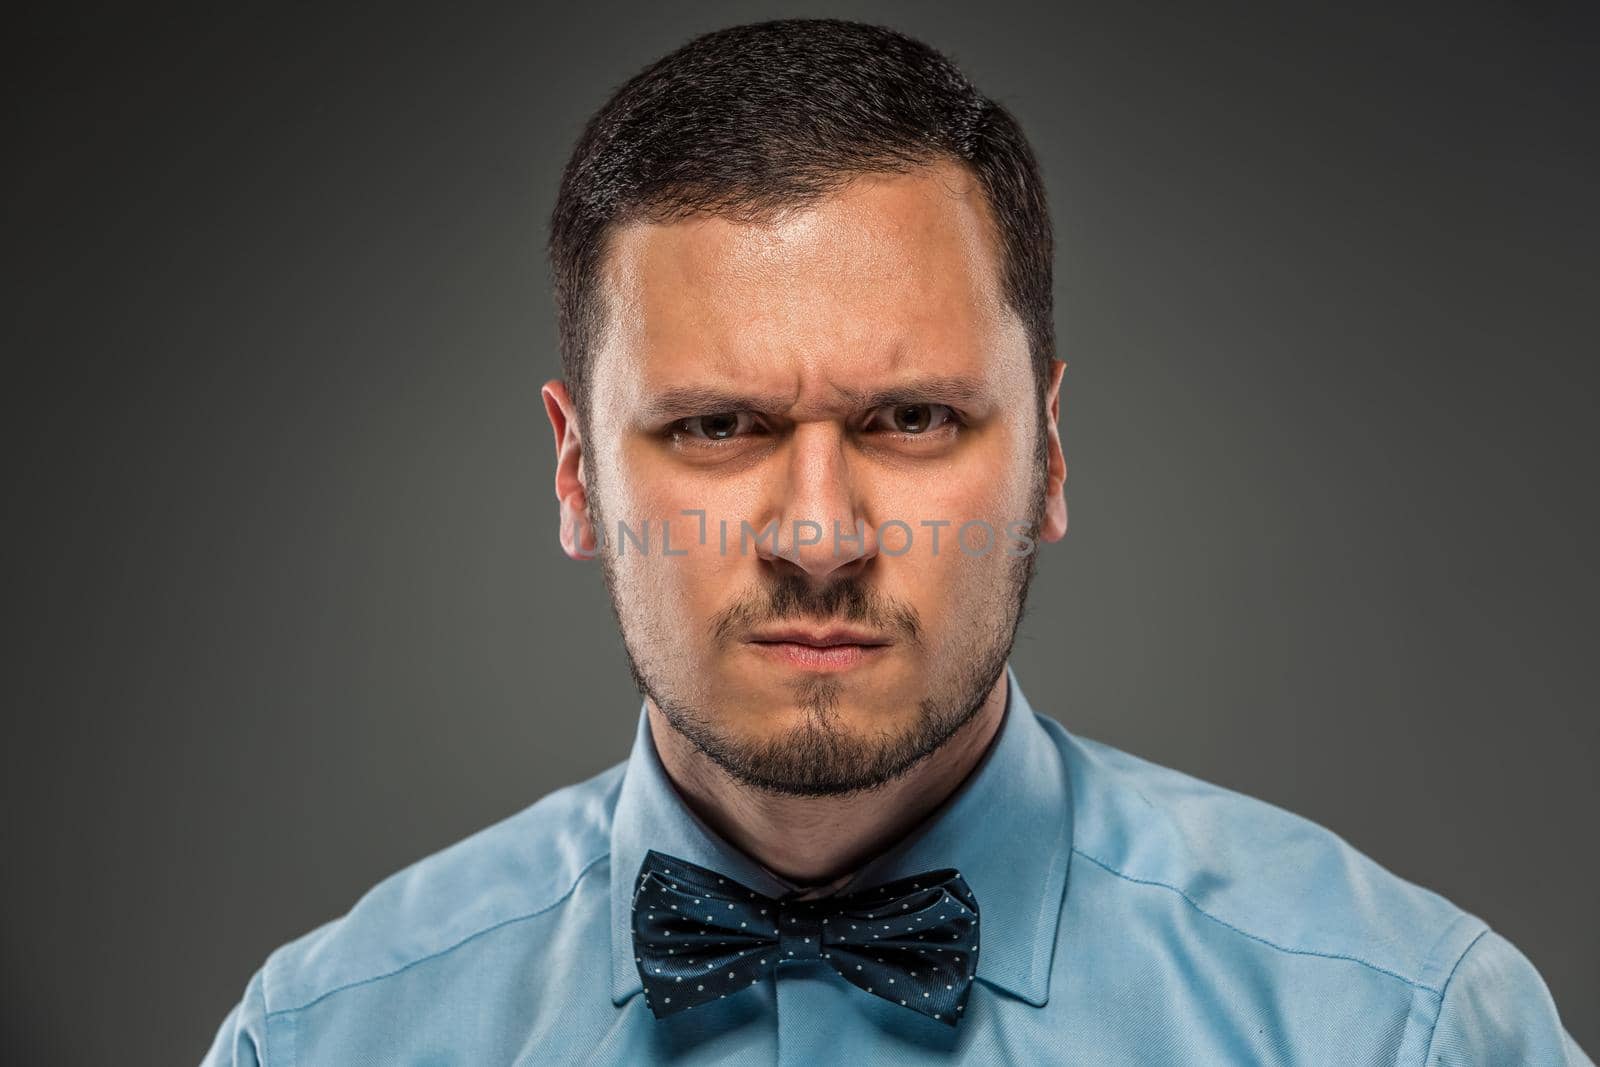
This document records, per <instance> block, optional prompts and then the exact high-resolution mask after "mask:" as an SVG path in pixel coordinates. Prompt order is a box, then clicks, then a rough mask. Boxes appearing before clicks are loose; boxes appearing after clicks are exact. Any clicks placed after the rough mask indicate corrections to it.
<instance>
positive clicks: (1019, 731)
mask: <svg viewBox="0 0 1600 1067" xmlns="http://www.w3.org/2000/svg"><path fill="white" fill-rule="evenodd" d="M1007 679H1008V683H1007V684H1008V696H1007V705H1006V713H1005V717H1004V719H1003V721H1002V725H1001V728H1000V730H999V732H998V733H997V735H996V739H995V741H994V743H993V744H992V745H991V746H990V748H989V749H988V751H987V752H986V753H985V754H984V756H983V758H982V760H981V761H980V763H979V764H978V766H977V767H976V768H975V770H974V771H973V773H972V774H971V775H970V776H969V777H968V778H967V780H966V781H965V782H964V783H963V784H962V786H961V787H960V788H959V789H958V790H957V791H956V793H955V794H954V795H953V796H952V797H951V798H950V799H949V800H947V801H946V802H945V803H944V804H943V805H942V806H941V807H940V808H939V809H938V810H937V811H935V812H934V813H933V814H932V815H930V816H929V817H928V819H927V820H925V821H924V822H923V823H922V824H921V825H920V826H919V827H918V828H917V830H916V831H914V832H913V833H912V834H911V835H910V836H909V837H908V838H907V839H906V840H904V841H903V842H901V844H900V845H898V846H896V847H895V848H894V849H892V850H890V851H889V852H887V853H885V854H883V855H881V856H880V857H878V858H877V859H876V860H874V861H873V862H872V863H871V864H870V865H868V866H867V867H866V868H864V869H863V870H861V871H860V872H858V874H857V875H856V876H855V878H854V879H852V881H851V883H850V885H849V886H848V887H847V888H851V889H855V888H865V887H868V886H872V885H876V884H878V883H880V882H884V881H888V880H891V879H894V878H898V877H902V876H905V875H910V874H919V873H922V872H923V871H927V870H932V869H936V868H941V867H955V868H957V869H958V870H959V871H960V872H961V874H962V875H963V876H964V877H965V878H966V880H967V882H968V884H969V885H970V886H971V888H972V890H973V892H974V893H975V894H976V896H977V900H978V908H979V922H980V928H981V932H982V939H983V951H982V953H981V955H980V957H979V961H978V969H977V978H976V981H974V983H973V986H972V991H971V995H970V999H969V1001H968V1004H967V1008H966V1014H965V1016H964V1018H963V1020H962V1022H961V1024H960V1025H959V1026H957V1027H955V1028H954V1029H952V1028H951V1027H948V1026H946V1025H944V1024H943V1023H940V1022H935V1021H934V1020H932V1019H930V1018H927V1017H926V1016H923V1015H919V1014H917V1013H915V1012H913V1011H910V1010H908V1009H906V1008H902V1007H900V1006H898V1005H897V1004H894V1003H892V1002H890V1001H888V1000H885V999H883V998H881V997H876V996H869V995H867V994H866V993H864V992H863V991H862V990H860V989H857V988H855V987H854V986H852V985H850V984H849V983H847V982H846V981H845V980H844V979H843V978H842V977H840V976H839V975H838V974H837V973H836V972H834V971H833V970H832V969H831V967H830V966H829V965H828V964H826V963H824V962H823V961H820V960H813V961H805V962H799V961H795V962H784V963H780V964H779V965H778V967H777V969H776V971H775V972H774V973H773V975H772V976H771V977H769V978H767V979H766V980H765V981H763V982H761V983H759V984H757V985H754V986H750V987H747V988H744V989H741V990H739V991H737V992H735V993H733V994H730V995H729V996H727V997H725V998H723V999H719V1000H716V1001H713V1002H711V1003H709V1004H705V1005H702V1006H699V1007H696V1008H693V1009H691V1010H689V1011H685V1012H681V1013H679V1014H676V1015H672V1016H669V1017H667V1018H665V1019H661V1020H658V1019H656V1018H655V1017H654V1016H653V1015H652V1014H651V1012H650V1011H649V1009H648V1008H647V1007H646V1006H645V1003H644V997H643V995H642V988H641V985H640V982H639V974H638V971H637V970H636V969H635V968H636V964H635V961H634V953H633V949H632V941H631V928H630V924H629V905H630V900H631V892H632V888H633V883H634V880H635V878H636V876H637V873H638V870H639V864H640V861H641V860H642V859H643V857H644V854H645V851H646V850H647V849H651V848H654V849H656V850H657V851H660V852H664V853H667V854H669V855H672V856H677V857H680V858H683V859H687V860H689V861H690V862H693V863H698V864H700V865H702V866H705V867H711V868H714V869H716V870H718V871H723V872H726V873H727V874H728V875H730V876H731V877H733V878H734V879H737V880H738V881H741V882H744V883H745V884H746V885H748V886H749V887H751V888H752V889H756V890H759V891H761V892H763V893H766V894H768V895H771V896H779V895H781V894H782V893H784V892H785V891H787V890H788V889H789V888H790V887H789V886H788V885H786V884H785V883H783V882H781V881H779V880H777V879H775V878H774V877H773V876H772V875H771V874H769V873H768V872H767V871H765V870H764V869H763V868H762V867H760V866H759V865H758V864H756V863H755V862H753V861H752V860H751V859H750V858H748V857H747V856H745V855H743V854H742V853H740V852H739V851H738V850H736V849H735V848H734V847H733V846H731V845H729V844H728V843H727V842H726V841H724V840H722V839H721V838H719V837H718V836H717V835H716V834H715V833H713V832H712V831H711V830H710V829H709V828H708V827H706V826H705V825H704V824H703V823H702V822H700V820H699V819H698V818H697V817H696V816H695V815H694V814H693V813H692V812H691V811H690V810H689V809H688V807H687V806H686V805H685V804H684V803H683V801H682V799H681V798H680V796H679V795H678V793H677V792H676V790H675V788H674V787H673V786H672V784H671V782H670V781H669V780H668V778H667V777H666V774H665V772H664V771H663V769H662V766H661V762H660V759H659V757H658V756H657V753H656V750H655V746H654V743H653V741H652V739H651V734H650V727H649V720H648V718H647V717H646V715H645V713H644V709H643V707H641V708H640V712H639V725H638V732H637V734H636V736H635V740H634V745H633V751H632V754H631V755H630V757H629V758H628V760H627V761H626V762H624V763H620V764H617V765H616V766H614V767H612V768H610V769H609V770H606V771H604V772H602V773H600V774H598V775H596V776H595V777H593V778H590V779H589V780H587V781H584V782H580V783H578V784H576V785H572V786H568V787H566V788H564V789H560V790H557V791H556V792H554V793H551V794H550V795H548V796H546V797H544V798H543V799H541V800H539V801H538V802H537V803H535V804H533V805H532V806H530V807H529V808H527V809H525V810H524V811H522V812H521V813H519V814H517V815H514V816H512V817H511V818H509V819H506V820H505V821H503V822H500V823H498V824H496V825H494V826H491V827H489V828H487V829H485V830H482V831H480V832H478V833H476V834H474V835H473V836H471V837H469V838H467V839H466V840H464V841H461V842H459V843H457V844H456V845H453V846H452V847H450V848H447V849H445V850H444V851H442V852H439V853H437V854H435V855H433V856H430V857H428V858H426V859H424V860H422V861H420V862H418V863H416V864H414V865H413V866H411V867H409V868H407V869H405V870H403V871H400V872H399V873H397V874H395V875H393V876H391V877H390V878H388V879H386V880H385V881H383V882H382V883H380V884H379V885H377V886H376V887H375V888H373V889H372V890H371V891H370V892H369V893H367V895H366V896H364V897H363V898H362V899H361V900H360V901H359V902H358V903H357V904H356V905H355V907H353V908H352V909H351V910H350V911H349V913H348V914H346V915H344V916H343V917H342V918H339V919H336V920H334V921H332V922H330V923H328V924H326V925H324V926H322V927H320V928H318V929H316V930H313V931H311V932H310V933H308V934H306V935H305V936H303V937H301V938H299V939H298V940H296V941H293V942H291V943H289V944H287V945H284V946H283V947H281V948H279V949H278V950H277V951H275V952H273V953H272V954H271V955H270V956H269V957H268V958H267V960H266V962H265V963H264V964H263V966H262V967H261V968H260V970H258V971H257V972H256V973H255V975H254V976H252V977H251V979H250V981H249V984H248V985H247V986H246V988H245V991H244V996H243V999H242V1000H241V1002H240V1003H239V1004H238V1005H237V1006H236V1007H235V1008H234V1009H233V1010H232V1011H231V1012H230V1013H229V1014H228V1016H227V1018H226V1019H224V1020H223V1023H222V1026H221V1028H220V1030H219V1031H218V1033H217V1037H216V1041H215V1043H214V1044H213V1045H212V1047H211V1050H210V1051H209V1052H208V1053H207V1055H206V1059H205V1063H206V1064H217V1065H220V1064H232V1065H236V1067H240V1065H245V1064H266V1065H268V1067H290V1065H291V1064H294V1065H311V1064H318V1065H322V1064H328V1065H337V1067H355V1065H361V1064H382V1065H385V1067H393V1065H423V1064H427V1065H430V1067H437V1065H444V1064H462V1065H472V1067H487V1065H494V1064H512V1063H517V1064H533V1063H559V1064H574V1063H605V1064H638V1063H656V1062H692V1063H697V1064H701V1063H704V1064H712V1063H726V1064H737V1065H739V1067H749V1065H753V1064H762V1063H770V1064H807V1065H810V1064H821V1063H859V1064H874V1065H881V1064H897V1063H908V1064H909V1063H918V1064H925V1063H930V1062H935V1063H937V1062H955V1061H961V1062H969V1063H981V1064H1001V1063H1016V1064H1043V1063H1073V1064H1095V1065H1109V1064H1168V1063H1170V1064H1186V1065H1187V1064H1287V1063H1294V1064H1326V1063H1337V1064H1339V1065H1341V1067H1356V1065H1361V1064H1385V1065H1393V1064H1401V1065H1411V1064H1417V1065H1421V1064H1429V1065H1433V1064H1474V1065H1484V1064H1492V1065H1500V1064H1538V1065H1575V1064H1590V1063H1591V1061H1590V1060H1589V1059H1588V1058H1587V1057H1586V1056H1585V1055H1584V1053H1583V1052H1582V1051H1581V1050H1579V1048H1578V1046H1577V1044H1576V1043H1575V1042H1574V1041H1573V1040H1572V1038H1571V1036H1570V1035H1568V1034H1567V1033H1566V1031H1565V1030H1564V1029H1563V1027H1562V1024H1561V1021H1560V1019H1559V1017H1558V1015H1557V1012H1556V1006H1555V1004H1554V1003H1553V1001H1552V999H1551V996H1550V992H1549V990H1548V989H1547V988H1546V986H1545V984H1544V982H1543V981H1542V980H1541V978H1540V977H1539V974H1538V972H1537V971H1536V970H1535V969H1534V967H1533V965H1532V964H1531V963H1529V961H1528V960H1527V958H1526V957H1525V956H1523V955H1522V953H1520V952H1519V951H1518V950H1517V949H1516V948H1515V947H1514V946H1512V945H1511V944H1510V943H1509V942H1508V941H1506V940H1505V939H1504V938H1502V937H1501V936H1500V935H1499V934H1497V933H1496V932H1495V931H1493V930H1491V929H1489V928H1488V926H1486V925H1485V924H1484V922H1483V921H1482V920H1481V919H1479V918H1477V917H1476V916H1474V915H1471V914H1468V913H1467V912H1464V911H1462V910H1461V909H1460V908H1458V907H1456V906H1454V905H1453V904H1451V903H1450V902H1449V901H1447V900H1445V899H1444V898H1442V897H1440V896H1438V895H1437V894H1435V893H1432V892H1429V891H1428V890H1426V889H1423V888H1421V887H1419V886H1416V885H1413V884H1412V883H1410V882H1407V881H1404V880H1402V879H1401V878H1399V877H1397V876H1395V875H1393V874H1391V873H1389V872H1388V871H1386V870H1384V869H1383V868H1381V867H1379V866H1378V865H1377V864H1376V863H1374V862H1373V861H1372V860H1370V859H1368V858H1367V857H1365V856H1364V855H1362V854H1361V853H1359V852H1357V851H1356V850H1355V849H1353V848H1352V847H1351V846H1350V845H1348V844H1347V843H1345V842H1344V841H1343V840H1341V839H1340V838H1339V837H1337V836H1335V835H1334V834H1333V833H1332V832H1330V831H1329V830H1326V829H1324V828H1322V827H1320V826H1318V825H1316V824H1314V823H1311V822H1308V821H1307V820H1305V819H1302V818H1300V817H1298V816H1296V815H1292V814H1290V813H1288V812H1286V811H1283V810H1282V809H1280V808H1276V807H1273V806H1271V805H1269V804H1266V803H1264V802H1262V801H1259V800H1254V799H1251V798H1249V797H1246V796H1242V795H1240V794H1238V793H1234V792H1230V791H1228V790H1226V789H1223V788H1221V787H1219V786H1215V785H1211V784H1208V783H1206V782H1202V781H1199V780H1197V779H1195V778H1191V777H1189V776H1187V775H1185V774H1181V773H1179V772H1177V771H1175V770H1171V769H1168V768H1165V767H1161V766H1158V765H1156V764H1153V763H1150V762H1147V761H1145V760H1142V759H1139V758H1138V757H1135V756H1132V755H1129V754H1127V753H1125V752H1121V751H1118V750H1117V749H1114V748H1111V747H1109V746H1107V745H1104V744H1100V743H1099V742H1096V741H1092V740H1089V739H1087V738H1083V737H1079V736H1077V735H1075V734H1072V733H1069V732H1068V731H1067V730H1066V729H1065V728H1063V727H1062V726H1061V725H1060V724H1058V723H1057V722H1055V720H1053V719H1050V718H1047V717H1045V716H1042V715H1038V714H1036V713H1035V712H1034V710H1033V708H1032V707H1031V706H1030V705H1029V703H1028V700H1027V698H1026V697H1024V696H1023V693H1022V689H1021V688H1020V686H1019V685H1018V683H1017V678H1016V674H1015V672H1014V671H1013V670H1012V669H1011V668H1010V667H1009V666H1008V667H1007ZM1591 1067H1592V1065H1591Z"/></svg>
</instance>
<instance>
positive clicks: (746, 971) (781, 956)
mask: <svg viewBox="0 0 1600 1067" xmlns="http://www.w3.org/2000/svg"><path fill="white" fill-rule="evenodd" d="M633 951H634V959H635V961H636V962H637V963H638V965H639V976H640V977H641V978H643V979H644V989H645V1003H646V1004H648V1005H649V1006H650V1010H651V1011H652V1012H653V1013H654V1014H655V1016H656V1018H658V1019H660V1018H664V1017H665V1016H668V1015H671V1014H672V1013H673V1012H678V1011H683V1010H684V1009H686V1008H693V1007H695V1006H697V1005H700V1004H704V1003H706V1002H707V1001H710V1000H716V999H718V998H720V997H725V996H727V995H729V994H730V993H734V992H737V991H738V990H740V989H743V988H744V987H746V986H751V985H755V984H756V983H757V982H760V981H761V980H762V979H763V978H764V977H765V976H766V975H768V974H770V973H772V971H773V969H774V968H776V967H777V966H778V964H779V963H780V962H784V961H789V962H796V961H800V960H815V959H820V960H824V961H826V962H827V963H828V964H830V965H831V966H832V967H833V969H834V970H836V971H838V972H839V974H841V975H842V976H843V977H844V978H845V980H846V981H848V982H850V983H851V984H853V985H856V986H859V987H860V988H862V989H864V990H866V991H867V992H868V993H871V994H873V995H874V996H879V997H883V998H884V999H885V1000H889V1001H892V1002H894V1003H896V1004H900V1005H903V1006H904V1007H907V1008H911V1009H913V1010H915V1011H919V1012H921V1013H922V1014H924V1015H927V1016H930V1017H931V1018H934V1019H937V1020H939V1021H940V1022H942V1023H945V1024H947V1025H949V1026H954V1025H956V1023H957V1022H959V1021H960V1019H961V1012H962V1011H963V1010H965V1008H966V1003H967V991H968V989H969V988H970V987H971V985H972V976H973V975H974V974H975V973H976V972H977V967H978V900H977V898H976V897H974V896H973V895H972V890H971V889H969V888H968V887H967V883H966V881H965V880H964V879H963V878H962V877H961V875H960V874H959V873H957V872H956V871H955V870H953V869H949V868H946V869H944V870H938V871H929V872H927V873H926V874H920V875H913V876H912V877H910V878H901V879H899V880H897V881H893V882H888V883H885V884H884V885H880V886H877V887H875V888H872V889H865V890H861V891H859V892H854V893H847V894H841V895H837V896H832V897H823V898H820V899H816V900H793V899H790V898H789V897H783V898H774V897H769V896H765V895H763V894H761V893H757V892H756V891H755V890H753V889H751V888H750V887H749V886H746V885H741V884H740V883H738V882H736V881H734V880H733V879H732V878H727V877H725V876H723V875H720V874H718V873H717V872H716V871H711V870H707V869H706V868H704V867H699V866H696V865H695V864H693V863H690V862H688V861H687V860H681V859H678V858H677V857H675V856H666V855H663V854H661V853H660V852H656V851H655V850H653V849H652V850H651V851H649V852H647V853H646V854H645V857H644V862H643V863H642V864H640V865H639V884H638V886H637V888H635V890H634V893H633Z"/></svg>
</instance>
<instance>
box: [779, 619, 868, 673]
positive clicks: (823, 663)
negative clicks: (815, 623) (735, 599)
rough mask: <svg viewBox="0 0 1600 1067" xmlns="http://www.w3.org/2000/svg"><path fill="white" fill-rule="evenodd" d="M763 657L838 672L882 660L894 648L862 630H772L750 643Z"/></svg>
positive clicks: (808, 667)
mask: <svg viewBox="0 0 1600 1067" xmlns="http://www.w3.org/2000/svg"><path fill="white" fill-rule="evenodd" d="M748 644H749V645H750V647H751V648H753V649H755V650H756V651H757V652H758V653H760V654H761V655H763V656H765V657H767V658H768V659H771V660H774V661H776V662H778V663H781V664H783V665H785V666H788V667H797V668H800V669H803V670H815V671H838V670H849V669H850V668H852V667H859V666H862V665H863V664H866V663H870V662H872V661H874V660H877V659H881V658H882V657H883V656H884V655H885V654H886V653H887V652H888V651H889V649H890V647H892V643H891V642H890V641H889V640H888V638H885V637H881V636H879V635H877V634H872V633H868V632H865V631H859V630H848V629H843V628H835V629H830V630H822V631H808V630H798V629H788V630H771V631H767V632H765V633H760V634H756V635H755V636H753V637H751V638H750V639H749V641H748Z"/></svg>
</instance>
